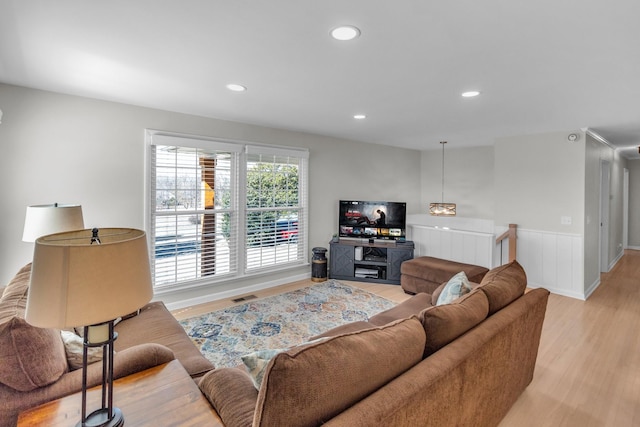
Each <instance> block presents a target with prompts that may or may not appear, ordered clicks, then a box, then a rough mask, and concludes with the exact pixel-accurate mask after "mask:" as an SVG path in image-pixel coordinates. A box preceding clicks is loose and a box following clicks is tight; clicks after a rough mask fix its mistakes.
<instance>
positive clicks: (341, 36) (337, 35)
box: [331, 25, 360, 41]
mask: <svg viewBox="0 0 640 427" xmlns="http://www.w3.org/2000/svg"><path fill="white" fill-rule="evenodd" d="M359 35H360V30H359V29H358V28H356V27H354V26H353V25H341V26H340V27H336V28H334V29H333V30H331V37H333V38H334V39H336V40H340V41H348V40H353V39H355V38H356V37H358V36H359Z"/></svg>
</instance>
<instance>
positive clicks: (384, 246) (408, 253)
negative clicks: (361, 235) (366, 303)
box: [329, 239, 414, 285]
mask: <svg viewBox="0 0 640 427" xmlns="http://www.w3.org/2000/svg"><path fill="white" fill-rule="evenodd" d="M330 245H331V249H330V252H329V278H331V279H338V280H339V279H342V280H357V281H361V282H373V283H387V284H392V285H399V284H400V265H401V264H402V263H403V262H404V261H407V260H410V259H413V247H414V246H413V242H411V241H396V240H376V239H373V240H367V239H353V240H351V239H349V240H347V239H340V240H339V241H332V242H331V243H330Z"/></svg>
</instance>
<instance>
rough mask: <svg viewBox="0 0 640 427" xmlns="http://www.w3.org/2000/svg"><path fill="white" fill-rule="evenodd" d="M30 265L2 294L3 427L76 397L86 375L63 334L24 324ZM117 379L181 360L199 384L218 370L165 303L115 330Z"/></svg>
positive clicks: (96, 379) (93, 371)
mask: <svg viewBox="0 0 640 427" xmlns="http://www.w3.org/2000/svg"><path fill="white" fill-rule="evenodd" d="M30 274H31V265H26V266H25V267H24V268H22V269H21V270H20V271H19V272H18V274H17V275H16V276H15V277H14V278H13V280H12V281H11V282H10V283H9V284H8V285H7V287H6V288H4V289H1V288H0V294H1V295H2V298H0V427H9V426H15V425H16V421H17V418H18V414H19V413H20V412H21V411H23V410H25V409H28V408H31V407H34V406H38V405H40V404H42V403H45V402H49V401H51V400H55V399H58V398H60V397H63V396H66V395H69V394H72V393H76V392H78V391H80V390H81V387H82V369H77V370H73V371H71V370H70V369H69V366H68V364H67V358H66V353H65V348H64V345H63V343H62V339H61V337H60V331H58V330H54V329H43V328H36V327H33V326H31V325H29V324H28V323H27V322H25V320H24V310H25V307H26V300H27V293H28V287H29V278H30ZM115 330H116V332H118V339H117V340H116V342H115V350H116V354H115V357H114V375H115V378H121V377H124V376H127V375H130V374H132V373H135V372H139V371H142V370H145V369H148V368H151V367H153V366H156V365H160V364H163V363H166V362H169V361H171V360H173V359H174V358H175V359H178V360H179V361H180V363H181V364H182V365H183V366H184V368H185V369H186V371H187V372H188V373H189V374H190V375H191V376H192V377H193V378H194V379H197V378H199V377H201V376H202V375H203V374H205V373H206V372H208V371H210V370H211V369H213V365H212V364H211V362H209V361H208V360H207V359H206V358H205V357H204V356H202V354H200V352H199V351H198V349H197V348H196V347H195V346H194V345H193V343H192V342H191V340H190V338H189V337H188V336H187V334H186V333H185V332H184V330H183V329H182V327H181V326H180V324H179V323H178V322H177V321H176V320H175V318H174V317H173V316H172V315H171V313H170V312H169V311H168V310H167V309H166V307H165V306H164V304H162V303H161V302H153V303H149V304H147V305H146V306H144V307H143V308H142V309H141V310H140V311H139V313H138V314H136V315H134V316H132V317H130V318H127V319H125V320H122V321H121V322H120V323H118V324H117V325H116V327H115ZM101 374H102V364H101V363H95V364H92V365H90V367H89V370H88V384H89V385H90V386H94V385H98V384H99V383H100V379H101Z"/></svg>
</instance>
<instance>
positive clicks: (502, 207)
mask: <svg viewBox="0 0 640 427" xmlns="http://www.w3.org/2000/svg"><path fill="white" fill-rule="evenodd" d="M567 133H568V132H567ZM567 133H564V132H556V133H548V134H539V135H528V136H519V137H513V138H503V139H498V140H497V141H496V143H495V176H494V178H495V194H496V199H495V223H496V226H500V225H503V226H506V225H507V224H510V223H515V224H518V227H520V228H526V229H529V230H543V231H553V232H559V233H576V234H581V233H582V232H583V224H584V190H583V189H584V137H582V138H580V139H579V140H578V141H576V142H568V141H567V137H566V135H567ZM562 217H569V218H571V224H570V225H563V224H562V223H561V218H562Z"/></svg>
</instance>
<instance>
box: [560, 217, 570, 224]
mask: <svg viewBox="0 0 640 427" xmlns="http://www.w3.org/2000/svg"><path fill="white" fill-rule="evenodd" d="M560 224H562V225H571V217H570V216H561V217H560Z"/></svg>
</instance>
